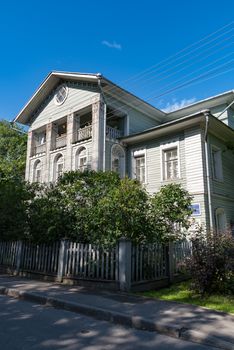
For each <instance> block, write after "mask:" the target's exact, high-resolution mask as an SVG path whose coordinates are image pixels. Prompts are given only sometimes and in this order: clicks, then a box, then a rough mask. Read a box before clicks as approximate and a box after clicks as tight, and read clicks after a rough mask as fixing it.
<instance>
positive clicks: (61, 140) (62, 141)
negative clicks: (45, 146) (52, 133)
mask: <svg viewBox="0 0 234 350" xmlns="http://www.w3.org/2000/svg"><path fill="white" fill-rule="evenodd" d="M66 144H67V134H64V135H62V136H58V137H56V138H55V149H57V148H61V147H65V146H66Z"/></svg>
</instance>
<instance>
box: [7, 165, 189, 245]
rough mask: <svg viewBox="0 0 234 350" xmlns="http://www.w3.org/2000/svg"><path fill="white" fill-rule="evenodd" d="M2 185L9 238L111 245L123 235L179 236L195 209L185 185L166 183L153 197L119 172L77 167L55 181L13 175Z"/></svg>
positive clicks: (145, 237) (146, 238)
mask: <svg viewBox="0 0 234 350" xmlns="http://www.w3.org/2000/svg"><path fill="white" fill-rule="evenodd" d="M1 185H2V188H1V196H2V197H1V198H2V200H1V204H0V216H4V219H3V220H1V222H3V225H2V228H3V230H4V237H6V238H7V237H8V239H19V238H21V239H28V240H30V241H33V242H48V241H54V240H59V239H61V238H68V239H70V240H72V241H80V242H93V243H98V244H108V245H110V244H116V241H117V240H118V239H119V238H120V237H123V236H124V237H126V238H129V239H131V240H132V241H133V242H135V243H140V242H141V243H142V242H146V241H148V242H149V241H150V242H152V241H154V240H157V239H158V237H160V238H161V239H162V240H165V239H169V238H171V237H173V238H175V236H176V235H175V225H177V224H178V223H179V224H180V225H181V226H182V224H183V225H184V226H185V224H186V222H187V217H184V216H187V215H188V213H189V212H190V210H189V208H188V206H189V204H190V202H189V198H190V197H188V195H187V192H186V191H184V190H183V189H182V188H181V187H180V186H178V185H173V184H171V185H168V187H167V186H165V187H163V188H162V189H161V191H159V192H158V193H157V194H155V195H154V196H153V198H151V197H150V196H149V194H148V193H147V192H146V190H145V189H144V188H143V187H142V185H141V184H140V183H139V182H138V181H137V180H132V179H129V178H124V179H120V178H119V176H118V174H116V173H114V172H95V171H84V172H79V171H76V172H74V171H73V172H68V173H65V174H64V175H63V176H62V177H61V178H59V180H58V182H57V183H55V184H27V183H24V182H23V181H21V180H18V179H11V180H7V181H5V182H4V181H3V180H2V181H1V182H0V186H1ZM1 198H0V199H1ZM164 201H165V203H166V204H165V203H164ZM172 228H173V229H174V231H173V232H172V234H171V231H170V230H171V229H172ZM176 232H177V231H176ZM169 233H170V234H171V236H170V235H169ZM1 237H3V235H2V236H1ZM1 237H0V239H1Z"/></svg>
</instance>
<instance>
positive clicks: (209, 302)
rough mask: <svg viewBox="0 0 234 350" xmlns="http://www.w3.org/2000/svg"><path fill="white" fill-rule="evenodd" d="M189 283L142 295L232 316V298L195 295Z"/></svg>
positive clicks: (215, 295)
mask: <svg viewBox="0 0 234 350" xmlns="http://www.w3.org/2000/svg"><path fill="white" fill-rule="evenodd" d="M189 286H190V281H186V282H181V283H176V284H174V285H172V286H171V287H168V288H163V289H160V290H151V291H149V292H144V293H142V294H143V295H144V296H146V297H150V298H157V299H161V300H167V301H176V302H180V303H185V304H193V305H199V306H203V307H207V308H209V309H213V310H217V311H223V312H228V313H232V314H234V296H232V295H219V294H212V295H209V296H206V297H202V298H201V296H199V295H195V294H194V293H193V292H192V291H191V290H190V289H189Z"/></svg>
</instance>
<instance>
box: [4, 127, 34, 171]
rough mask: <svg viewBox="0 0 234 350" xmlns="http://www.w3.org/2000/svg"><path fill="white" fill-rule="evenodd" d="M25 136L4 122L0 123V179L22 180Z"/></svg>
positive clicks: (17, 128) (24, 160)
mask: <svg viewBox="0 0 234 350" xmlns="http://www.w3.org/2000/svg"><path fill="white" fill-rule="evenodd" d="M26 150H27V135H26V134H24V133H23V132H22V129H21V128H20V127H18V126H17V125H15V124H14V127H13V126H12V124H11V123H9V122H8V121H6V120H2V121H0V177H11V178H12V177H14V178H23V177H24V172H25V162H26Z"/></svg>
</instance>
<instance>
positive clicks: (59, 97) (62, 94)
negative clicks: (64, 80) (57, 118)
mask: <svg viewBox="0 0 234 350" xmlns="http://www.w3.org/2000/svg"><path fill="white" fill-rule="evenodd" d="M67 95H68V88H67V86H64V85H62V86H60V88H59V89H58V90H57V91H56V93H55V95H54V103H55V104H56V105H57V106H60V105H61V104H63V102H64V101H65V100H66V98H67Z"/></svg>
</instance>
